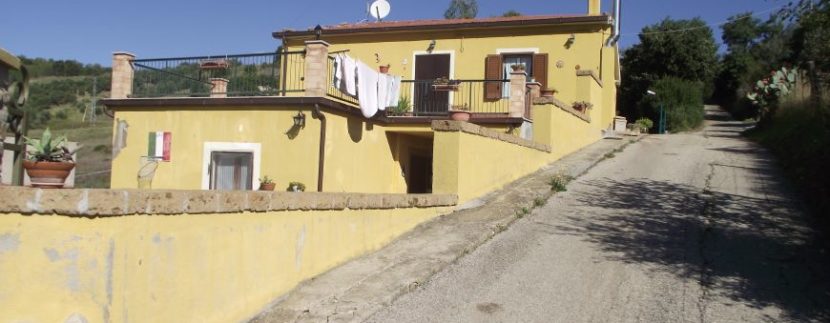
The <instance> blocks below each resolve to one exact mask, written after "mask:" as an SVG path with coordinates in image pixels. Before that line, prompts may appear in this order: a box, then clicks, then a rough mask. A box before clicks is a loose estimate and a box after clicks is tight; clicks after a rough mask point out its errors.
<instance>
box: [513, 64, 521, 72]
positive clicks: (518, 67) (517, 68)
mask: <svg viewBox="0 0 830 323" xmlns="http://www.w3.org/2000/svg"><path fill="white" fill-rule="evenodd" d="M510 68H511V69H512V70H513V72H524V71H525V64H513V65H510Z"/></svg>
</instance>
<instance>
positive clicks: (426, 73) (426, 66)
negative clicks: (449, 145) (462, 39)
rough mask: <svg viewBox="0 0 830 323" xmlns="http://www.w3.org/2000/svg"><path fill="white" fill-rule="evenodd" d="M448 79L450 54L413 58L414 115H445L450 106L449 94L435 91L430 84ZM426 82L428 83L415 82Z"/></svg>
mask: <svg viewBox="0 0 830 323" xmlns="http://www.w3.org/2000/svg"><path fill="white" fill-rule="evenodd" d="M449 77H450V54H428V55H416V56H415V81H416V82H415V83H413V84H414V86H415V89H414V92H413V93H415V95H414V96H415V98H414V101H415V102H414V104H415V106H414V108H415V113H416V114H419V115H424V114H447V111H448V110H449V105H450V94H449V92H446V91H435V89H434V88H433V87H432V82H431V81H434V80H435V79H438V78H448V79H449ZM417 81H428V82H417Z"/></svg>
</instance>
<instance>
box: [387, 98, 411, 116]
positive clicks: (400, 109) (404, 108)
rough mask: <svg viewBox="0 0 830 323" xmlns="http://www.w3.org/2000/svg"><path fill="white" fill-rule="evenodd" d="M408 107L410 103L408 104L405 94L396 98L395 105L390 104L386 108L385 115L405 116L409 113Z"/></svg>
mask: <svg viewBox="0 0 830 323" xmlns="http://www.w3.org/2000/svg"><path fill="white" fill-rule="evenodd" d="M410 108H411V105H410V104H409V98H407V97H405V96H402V97H401V98H400V99H398V104H397V105H394V106H391V107H389V108H388V109H386V115H387V116H405V115H407V114H410V112H409V109H410Z"/></svg>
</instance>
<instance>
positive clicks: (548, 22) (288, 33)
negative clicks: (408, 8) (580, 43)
mask: <svg viewBox="0 0 830 323" xmlns="http://www.w3.org/2000/svg"><path fill="white" fill-rule="evenodd" d="M612 24H613V18H612V17H610V16H607V15H599V16H577V17H557V18H549V19H536V20H514V21H495V22H491V21H484V22H459V23H456V24H446V25H422V26H389V27H357V28H348V29H345V28H344V29H323V33H324V34H325V35H326V36H341V35H359V34H365V33H394V32H408V31H446V30H465V29H483V28H506V27H530V26H573V25H612ZM271 36H272V37H274V38H275V39H282V40H285V39H286V38H301V37H313V36H315V32H314V30H302V31H293V30H283V31H275V32H273V33H271Z"/></svg>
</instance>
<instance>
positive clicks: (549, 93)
mask: <svg viewBox="0 0 830 323" xmlns="http://www.w3.org/2000/svg"><path fill="white" fill-rule="evenodd" d="M541 94H542V96H543V97H546V98H552V97H553V95H554V94H556V90H553V89H544V90H542V93H541Z"/></svg>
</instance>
